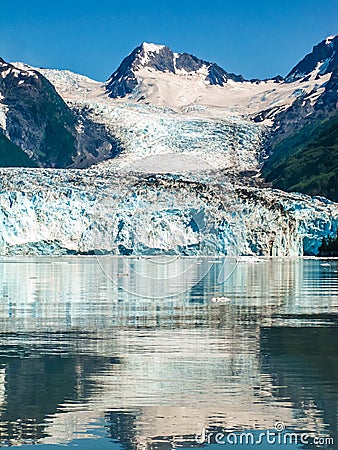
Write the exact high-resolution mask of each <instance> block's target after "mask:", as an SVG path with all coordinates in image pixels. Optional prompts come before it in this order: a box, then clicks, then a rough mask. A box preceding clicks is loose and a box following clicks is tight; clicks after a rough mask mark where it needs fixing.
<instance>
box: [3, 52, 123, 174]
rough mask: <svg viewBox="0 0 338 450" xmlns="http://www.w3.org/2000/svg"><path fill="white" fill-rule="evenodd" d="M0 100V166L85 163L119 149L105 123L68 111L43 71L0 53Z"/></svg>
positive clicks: (80, 112) (113, 153)
mask: <svg viewBox="0 0 338 450" xmlns="http://www.w3.org/2000/svg"><path fill="white" fill-rule="evenodd" d="M0 99H1V103H2V105H5V107H6V125H5V129H2V128H1V127H0V133H1V134H2V137H1V141H0V166H40V167H55V168H65V167H88V166H89V165H91V164H93V163H96V162H98V161H102V160H104V159H107V158H113V157H114V156H116V155H117V153H119V151H120V149H121V146H120V143H119V141H118V140H117V139H116V138H115V137H114V135H113V134H112V133H111V132H110V131H109V130H108V128H107V127H105V126H104V125H102V124H98V123H95V122H94V121H93V120H92V119H91V118H90V117H89V113H88V111H75V112H73V111H72V110H71V109H70V108H69V107H68V105H67V104H66V103H65V102H64V100H63V99H62V98H61V97H60V95H59V94H58V93H57V92H56V90H55V88H54V86H53V85H52V84H51V83H50V82H49V81H48V80H47V79H46V78H45V77H44V76H43V75H42V74H40V73H39V72H37V71H35V70H32V69H28V70H22V69H19V68H17V67H15V66H14V65H12V64H9V63H6V62H5V61H4V60H3V59H1V58H0ZM79 126H80V128H81V130H80V131H79ZM14 151H15V155H14Z"/></svg>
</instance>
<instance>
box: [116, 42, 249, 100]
mask: <svg viewBox="0 0 338 450" xmlns="http://www.w3.org/2000/svg"><path fill="white" fill-rule="evenodd" d="M142 72H143V73H142ZM145 72H148V73H149V74H151V73H154V72H160V73H168V74H175V75H179V76H181V77H182V76H185V77H187V76H189V77H192V76H194V75H195V76H198V77H200V78H201V79H202V80H203V81H204V82H205V83H206V84H208V85H217V86H224V84H225V83H227V82H228V80H233V81H244V78H243V77H242V76H241V75H235V74H233V73H228V72H226V71H225V70H224V69H222V68H221V67H219V66H218V65H217V64H215V63H210V62H206V61H203V60H201V59H199V58H197V57H196V56H193V55H189V54H188V53H174V52H173V51H172V50H171V49H170V48H169V47H167V46H165V45H156V44H149V43H146V42H143V44H142V45H140V46H139V47H137V48H135V50H133V52H132V53H131V54H130V55H128V56H127V57H126V58H125V59H124V60H123V61H122V63H121V65H120V66H119V68H118V69H117V70H116V71H115V72H114V73H113V74H112V76H111V77H110V78H109V80H108V82H107V91H108V92H109V95H110V97H113V98H116V97H125V96H126V95H127V94H131V93H132V92H133V91H134V90H135V88H137V86H138V85H139V84H140V83H141V78H142V77H144V73H145Z"/></svg>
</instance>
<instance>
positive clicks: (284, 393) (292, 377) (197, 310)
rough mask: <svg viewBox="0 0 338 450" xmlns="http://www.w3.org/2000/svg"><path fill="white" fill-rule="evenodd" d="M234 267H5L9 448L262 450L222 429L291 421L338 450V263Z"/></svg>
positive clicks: (0, 329)
mask: <svg viewBox="0 0 338 450" xmlns="http://www.w3.org/2000/svg"><path fill="white" fill-rule="evenodd" d="M231 264H232V265H230V266H229V265H228V266H227V265H225V266H224V265H223V260H221V259H219V260H215V259H212V260H207V259H201V260H199V259H196V260H192V259H176V260H175V259H173V260H170V264H167V263H166V262H165V261H164V260H159V261H156V264H154V262H153V261H151V260H134V259H128V258H127V259H120V258H101V259H99V260H98V259H97V258H95V257H92V258H91V257H83V258H81V257H68V258H45V257H40V258H28V257H27V258H6V259H2V260H0V289H1V292H0V296H1V303H0V415H1V418H0V440H1V445H2V446H12V445H23V448H30V447H31V445H32V444H36V445H37V447H38V448H40V449H45V448H46V449H47V448H51V449H53V448H55V449H57V448H59V447H60V448H64V446H65V445H66V446H69V447H77V448H80V449H81V448H83V449H93V450H99V449H108V448H110V449H112V448H115V449H126V450H127V449H134V448H138V449H148V448H149V449H161V450H162V449H163V450H164V449H170V448H173V447H184V448H192V447H203V446H208V445H209V444H208V441H209V442H210V445H209V448H210V449H213V448H218V449H219V450H221V449H222V448H224V449H226V448H229V446H230V447H232V448H243V447H245V446H246V447H248V448H249V447H251V446H250V445H244V446H243V445H239V444H238V445H230V444H229V443H227V444H226V445H223V443H222V442H218V441H215V438H214V437H215V434H216V433H218V432H219V433H220V432H221V433H223V435H224V436H229V433H230V434H233V435H236V433H237V435H238V434H239V433H240V432H243V430H244V431H250V430H251V431H252V433H253V435H254V436H255V438H256V437H258V434H259V433H260V432H262V431H263V432H264V431H266V430H272V431H273V430H275V425H276V422H278V423H279V424H281V426H282V428H283V427H284V426H285V428H286V432H291V431H295V432H297V433H298V435H302V434H304V433H306V434H308V435H309V436H310V438H311V439H314V438H315V437H321V438H323V439H324V438H325V439H326V438H327V437H330V438H334V439H335V441H336V446H338V431H337V426H338V418H337V414H338V406H337V405H338V339H337V329H338V261H334V260H331V261H329V260H314V259H292V260H277V259H262V260H258V261H250V260H246V261H241V262H239V263H238V264H237V265H233V263H231ZM168 278H169V281H166V279H168ZM140 294H141V296H140ZM220 296H223V297H226V298H223V299H221V300H220V299H219V297H220ZM215 298H216V299H215ZM204 431H205V435H206V442H205V443H203V444H201V443H199V442H198V441H196V435H201V433H203V432H204ZM275 431H276V430H275ZM212 433H213V434H212ZM280 436H281V435H279V437H280ZM310 438H309V439H310ZM223 439H225V438H223ZM202 440H203V438H202ZM309 442H310V441H309ZM311 442H312V441H311ZM279 446H281V445H279ZM282 446H284V447H285V448H297V445H296V444H295V443H293V444H287V445H284V444H283V445H282ZM272 447H273V446H272V445H270V444H268V443H264V444H262V445H260V446H259V447H256V448H264V449H265V448H272ZM298 447H299V448H300V447H301V445H299V443H298ZM252 448H254V446H252ZM302 448H314V447H313V446H312V447H311V445H310V444H309V445H305V446H303V447H302ZM321 448H336V447H334V446H333V445H331V444H329V443H328V444H323V445H322V447H321Z"/></svg>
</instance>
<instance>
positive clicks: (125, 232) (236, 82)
mask: <svg viewBox="0 0 338 450" xmlns="http://www.w3.org/2000/svg"><path fill="white" fill-rule="evenodd" d="M317 47H318V48H319V49H317ZM317 47H315V50H314V52H313V54H314V55H315V56H311V57H310V56H308V57H306V58H305V59H304V61H305V60H306V61H307V62H306V63H300V64H299V65H297V66H296V67H295V69H293V71H292V72H290V74H289V76H288V77H287V79H285V80H284V79H283V78H282V77H276V78H274V79H271V80H245V79H244V78H243V77H241V76H240V75H234V74H231V73H229V72H227V71H225V70H224V69H222V68H220V67H219V66H217V65H216V64H213V63H207V62H205V61H203V60H200V59H198V58H196V57H194V56H191V55H189V54H186V53H182V54H178V53H174V52H173V51H172V50H171V49H169V48H168V47H166V46H159V45H154V44H145V43H144V44H142V45H141V46H140V47H137V48H136V49H135V50H134V51H133V52H132V53H131V54H130V55H129V56H128V57H127V58H126V59H125V60H124V61H123V62H122V64H121V65H120V66H119V68H118V69H117V70H116V71H115V72H114V73H113V75H112V76H111V77H110V78H109V79H108V81H107V82H106V83H99V82H96V81H94V80H90V79H89V78H87V77H84V76H82V75H78V74H74V73H72V72H69V71H59V70H51V69H34V68H29V67H27V66H22V65H21V64H19V63H15V64H14V65H13V67H14V66H15V67H16V70H18V71H19V72H20V70H26V71H27V72H29V73H30V72H31V73H33V74H38V75H39V76H40V77H41V80H45V83H48V86H52V87H53V89H54V88H55V90H54V95H57V96H58V98H60V99H62V102H63V104H64V105H65V107H66V108H67V109H66V110H67V111H68V112H70V113H71V115H72V116H71V117H72V120H73V121H74V122H72V123H73V124H74V126H73V127H70V130H71V131H70V132H71V135H72V136H73V138H74V143H75V144H74V145H75V148H76V155H75V157H74V158H73V159H72V165H71V166H72V168H82V167H88V166H90V165H91V164H93V163H99V164H97V165H96V166H94V167H93V168H90V169H84V170H72V171H66V172H59V171H57V170H55V169H54V170H51V169H48V170H47V169H45V170H42V169H41V170H30V171H29V170H28V169H13V170H12V171H6V170H5V171H2V173H1V175H2V183H3V186H2V192H1V193H0V194H1V195H0V205H1V210H2V211H3V212H4V213H3V216H2V221H0V227H2V228H1V231H2V241H1V242H0V252H2V253H4V254H12V253H27V252H28V253H52V254H55V253H69V252H70V253H72V252H75V253H77V252H83V253H91V252H95V251H99V252H113V253H120V254H147V255H151V254H163V253H165V254H173V253H175V254H184V255H193V254H198V253H199V252H202V254H211V253H212V254H219V255H222V254H223V255H224V254H229V253H231V252H234V253H236V252H237V253H240V254H259V255H288V256H290V255H294V256H296V255H300V254H303V253H306V254H316V253H317V252H318V249H319V246H320V244H321V241H322V238H323V237H327V236H331V237H333V236H335V234H336V231H337V227H338V209H337V205H336V204H335V203H333V202H330V201H329V200H326V199H323V198H322V199H311V197H308V196H306V195H302V194H295V195H294V194H288V193H282V192H280V191H276V190H273V189H268V187H267V185H266V184H265V182H264V180H263V179H262V176H261V168H262V166H263V163H264V162H265V164H264V167H265V166H266V164H268V163H269V161H272V160H273V158H275V160H276V157H277V159H278V151H275V148H276V145H278V143H283V142H284V140H285V139H286V138H288V137H290V136H291V137H292V136H293V134H295V133H296V132H298V131H299V130H302V127H304V126H306V125H307V124H308V123H312V121H315V120H317V118H318V117H329V115H330V114H333V113H334V111H335V110H336V109H337V78H338V72H337V68H336V67H335V62H334V61H335V53H334V52H335V48H336V38H328V39H327V40H326V41H324V43H321V44H319V46H317ZM330 49H331V50H332V51H331V50H330ZM324 50H325V51H324ZM313 60H316V62H313ZM5 78H6V74H5V77H4V78H3V79H4V80H5ZM18 80H19V78H18ZM47 80H49V81H47ZM20 81H21V79H20ZM4 83H5V82H3V84H4ZM0 84H1V79H0ZM21 84H22V83H21ZM23 92H25V91H23ZM17 95H20V96H21V93H18V94H17ZM27 98H28V97H27V96H25V95H22V96H21V99H20V101H21V102H23V103H24V104H25V102H26V100H27ZM52 103H53V102H52ZM0 104H1V105H2V107H1V108H0V126H1V124H3V126H2V129H3V132H4V134H3V136H4V137H6V136H7V135H6V133H8V127H7V124H8V111H9V109H10V108H11V104H10V103H9V102H8V99H7V98H6V99H5V100H4V98H3V97H1V98H0ZM48 107H49V105H48ZM47 111H48V108H47ZM30 120H33V118H32V117H28V120H27V124H24V126H23V125H22V124H21V122H19V121H18V122H17V123H18V127H19V128H20V129H21V128H22V129H24V130H25V127H26V128H27V127H28V126H29V123H30ZM34 120H35V119H34ZM33 129H34V127H33ZM74 129H75V132H73V131H72V130H74ZM320 132H321V131H320V130H319V131H318V134H319V135H320ZM1 136H2V135H0V146H2V143H1ZM8 136H9V139H11V136H10V135H8ZM317 137H318V136H317ZM319 137H320V136H319ZM20 145H21V144H20ZM289 147H290V148H292V145H291V146H289ZM20 148H21V147H20ZM271 152H272V155H271ZM25 154H26V153H25ZM284 155H285V154H284V153H283V154H282V156H284ZM277 162H278V161H277ZM275 163H276V161H275ZM11 165H13V164H11ZM41 165H43V164H41ZM45 166H46V164H45ZM50 166H53V165H52V164H50ZM316 167H320V165H318V164H317V165H316ZM274 170H275V168H274ZM275 172H276V170H275ZM310 175H311V174H310ZM306 176H307V174H306ZM23 177H26V178H27V183H28V184H25V188H24V187H23V185H22V183H21V184H20V183H19V181H18V180H19V179H20V178H23ZM325 177H326V178H327V176H326V175H325ZM325 177H324V178H325ZM326 178H325V179H326ZM327 179H329V178H327ZM330 180H331V179H330ZM330 180H329V181H330ZM330 183H331V181H330ZM331 184H332V183H331ZM47 186H48V187H49V186H52V187H53V196H52V197H51V195H50V193H49V190H48V188H47ZM38 187H39V190H40V191H39V192H40V194H39V195H38V196H37V195H36V189H38ZM291 187H292V186H291ZM288 188H289V186H286V187H285V189H286V190H288ZM13 192H14V193H13ZM305 192H306V191H305ZM317 192H319V194H320V195H323V192H321V191H320V190H319V191H316V193H317ZM327 192H332V190H330V191H329V190H327ZM324 194H325V192H324ZM329 197H330V196H329ZM331 198H333V197H331ZM60 222H62V227H60ZM1 223H2V225H1Z"/></svg>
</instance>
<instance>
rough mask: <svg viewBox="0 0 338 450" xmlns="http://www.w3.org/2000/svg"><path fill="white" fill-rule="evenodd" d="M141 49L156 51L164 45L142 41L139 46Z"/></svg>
mask: <svg viewBox="0 0 338 450" xmlns="http://www.w3.org/2000/svg"><path fill="white" fill-rule="evenodd" d="M140 47H141V48H142V50H144V51H145V52H147V53H148V52H150V53H158V52H159V51H160V50H161V49H162V48H164V47H165V45H160V44H153V43H151V42H142V44H141V46H140Z"/></svg>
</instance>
